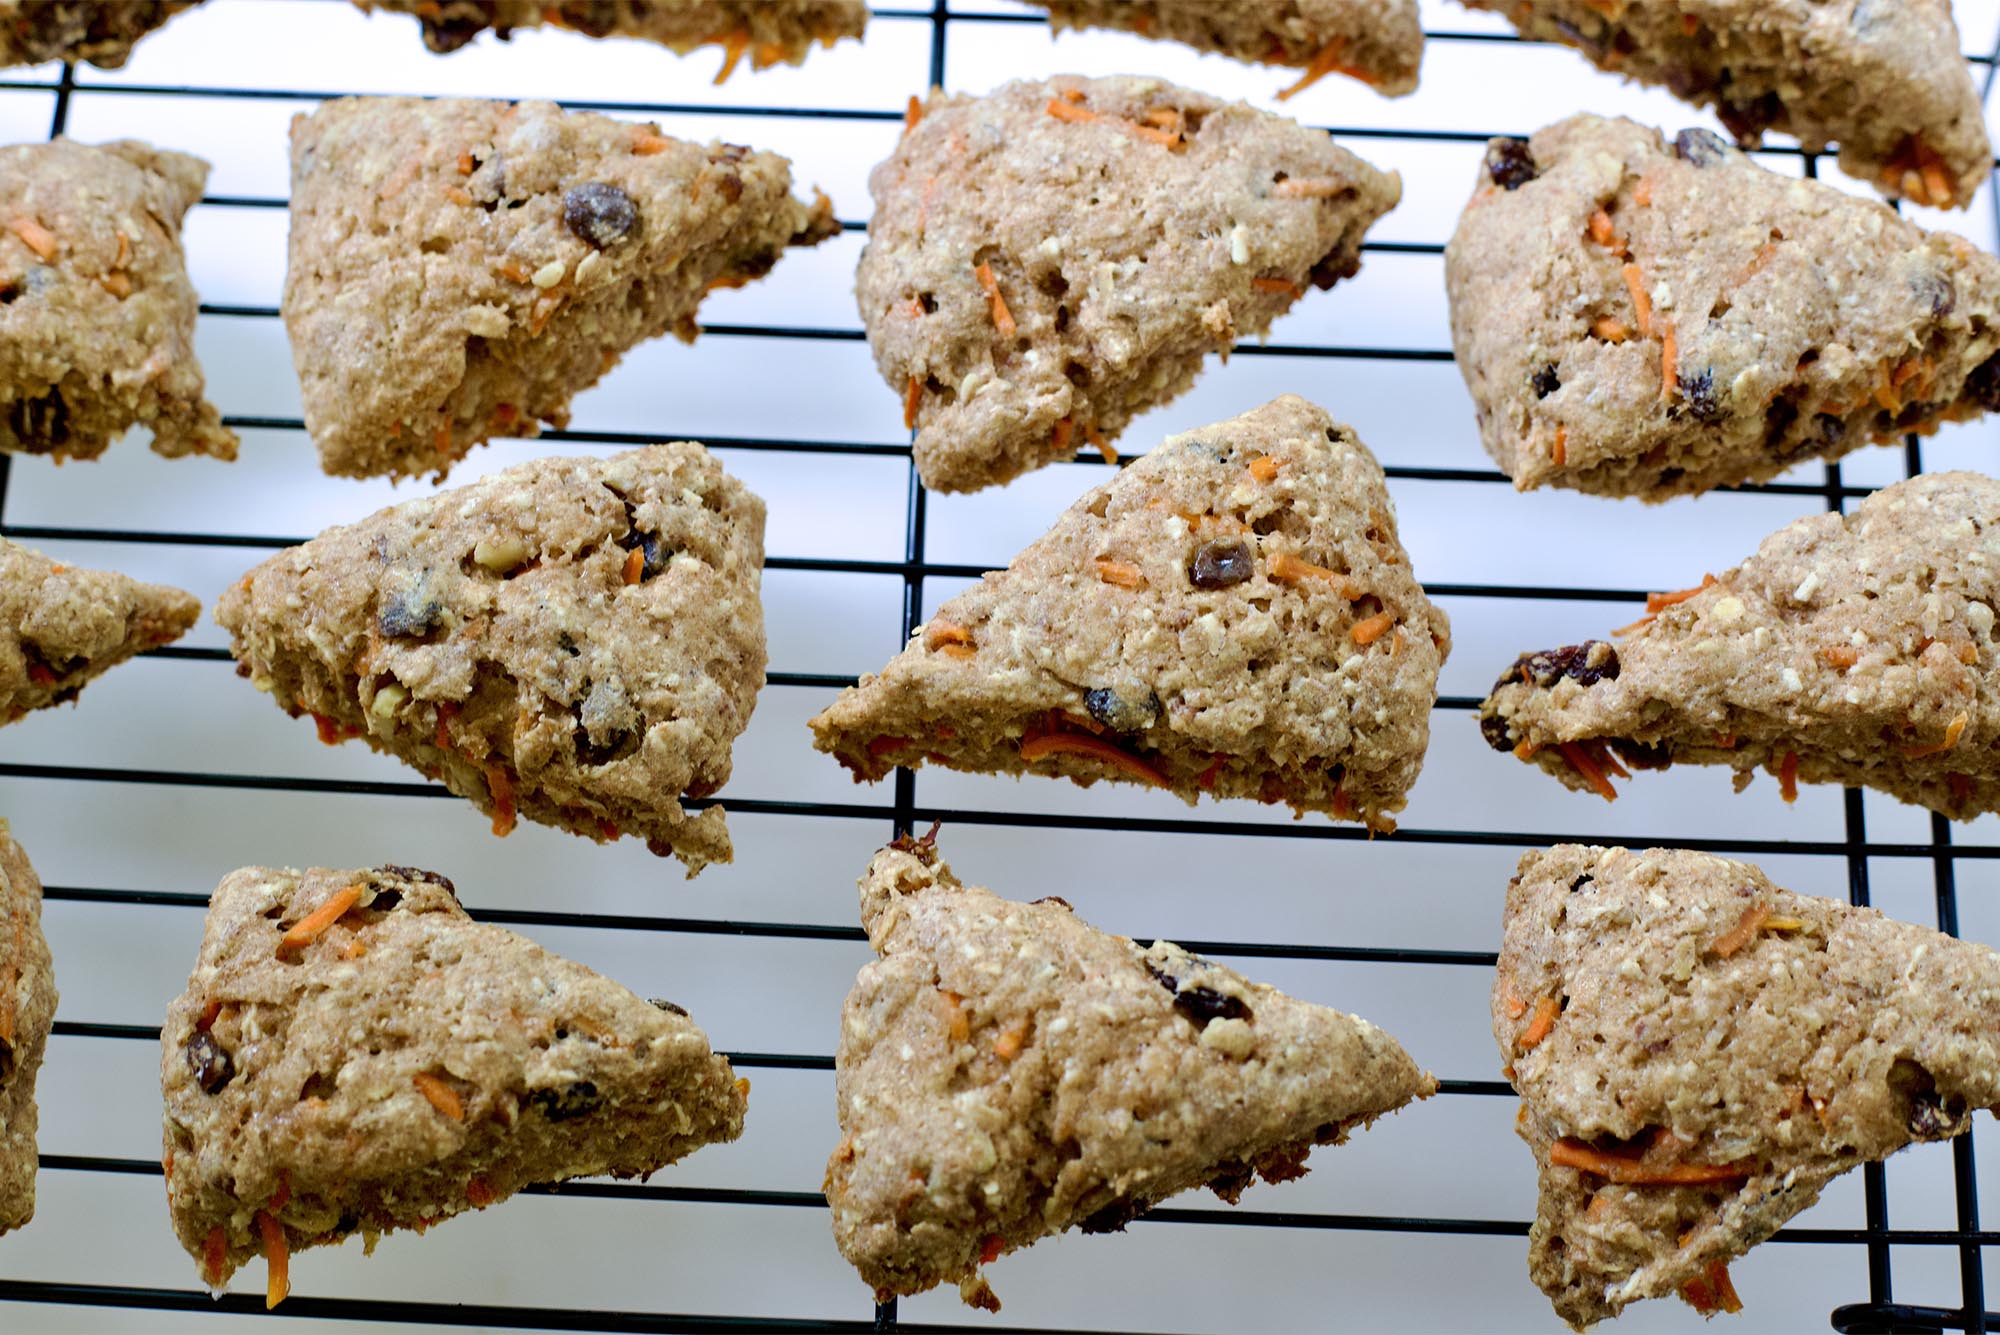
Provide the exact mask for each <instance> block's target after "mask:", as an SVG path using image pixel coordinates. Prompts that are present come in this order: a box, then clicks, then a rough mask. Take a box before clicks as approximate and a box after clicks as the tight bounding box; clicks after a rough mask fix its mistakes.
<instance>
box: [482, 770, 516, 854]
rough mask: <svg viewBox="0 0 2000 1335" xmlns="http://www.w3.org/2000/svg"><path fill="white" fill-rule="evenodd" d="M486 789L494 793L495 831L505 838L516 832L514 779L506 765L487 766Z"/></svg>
mask: <svg viewBox="0 0 2000 1335" xmlns="http://www.w3.org/2000/svg"><path fill="white" fill-rule="evenodd" d="M486 790H487V791H488V792H490V793H491V794H493V833H495V834H497V835H499V836H500V837H501V838H502V839H505V838H506V837H507V836H508V835H510V834H512V833H513V832H514V780H513V778H512V776H510V775H509V774H508V773H507V768H506V766H504V765H494V764H489V765H487V766H486Z"/></svg>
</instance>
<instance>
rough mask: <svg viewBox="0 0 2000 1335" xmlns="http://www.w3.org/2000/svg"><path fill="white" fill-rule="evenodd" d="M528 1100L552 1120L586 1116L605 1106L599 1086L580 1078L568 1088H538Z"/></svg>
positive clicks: (559, 1120)
mask: <svg viewBox="0 0 2000 1335" xmlns="http://www.w3.org/2000/svg"><path fill="white" fill-rule="evenodd" d="M528 1102H529V1103H532V1104H533V1105H534V1106H535V1107H537V1108H539V1109H540V1110H541V1113H542V1116H544V1117H546V1118H548V1119H549V1120H550V1121H551V1122H567V1121H569V1120H570V1119H571V1118H573V1117H584V1116H588V1115H589V1114H591V1113H594V1112H596V1111H597V1110H598V1109H599V1108H601V1107H603V1106H604V1100H603V1099H601V1098H599V1097H598V1094H597V1086H596V1085H593V1084H592V1083H590V1081H588V1080H579V1081H577V1082H576V1083H575V1084H573V1085H571V1086H569V1087H568V1088H567V1089H538V1090H536V1091H534V1092H533V1093H532V1094H530V1095H528Z"/></svg>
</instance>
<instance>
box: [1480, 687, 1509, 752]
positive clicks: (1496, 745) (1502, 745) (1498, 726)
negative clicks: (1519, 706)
mask: <svg viewBox="0 0 2000 1335" xmlns="http://www.w3.org/2000/svg"><path fill="white" fill-rule="evenodd" d="M1504 680H1505V679H1504V678H1503V681H1504ZM1479 735H1480V736H1481V737H1484V738H1485V739H1486V744H1487V745H1488V746H1490V747H1492V748H1493V749H1494V750H1495V751H1512V750H1513V749H1514V734H1513V732H1512V731H1510V730H1509V729H1508V727H1507V720H1506V719H1504V718H1501V717H1500V716H1499V715H1498V714H1486V715H1483V716H1482V717H1481V718H1480V720H1479Z"/></svg>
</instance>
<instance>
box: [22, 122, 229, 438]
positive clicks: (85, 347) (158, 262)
mask: <svg viewBox="0 0 2000 1335" xmlns="http://www.w3.org/2000/svg"><path fill="white" fill-rule="evenodd" d="M207 179H208V164H207V163H205V162H203V161H202V160H201V159H200V158H197V157H193V156H190V155H189V154H186V153H174V152H170V151H168V150H165V149H157V148H152V147H150V146H148V145H146V144H142V143H139V142H138V141H136V140H131V139H125V140H120V141H118V142H117V143H111V144H100V145H97V146H95V147H92V146H90V145H86V144H79V143H75V142H73V141H71V140H68V139H57V140H54V141H52V142H49V143H39V144H15V145H13V146H12V147H8V148H0V450H5V451H9V452H16V453H25V454H48V455H53V456H55V457H56V458H57V459H94V458H96V457H97V456H98V455H100V454H102V453H104V450H105V447H106V446H108V445H109V444H110V443H111V442H112V441H113V440H115V439H116V438H117V437H119V436H121V435H123V434H124V433H125V431H126V429H127V428H129V427H131V426H133V425H135V424H136V425H139V426H144V427H146V428H147V429H149V430H150V431H151V432H152V433H153V449H154V451H155V452H156V453H159V454H163V455H166V456H167V457H169V458H178V457H180V456H182V455H188V454H209V455H214V456H215V457H216V458H218V459H234V458H235V457H236V433H235V432H233V431H230V430H228V429H227V428H225V427H224V426H223V425H222V419H221V417H220V416H219V415H218V414H217V413H216V411H215V405H213V404H211V403H210V402H208V400H207V399H206V398H204V397H203V391H204V388H205V382H204V381H203V379H202V374H201V363H200V362H198V361H196V360H195V355H194V320H195V312H196V310H197V308H198V306H199V304H200V303H199V301H198V300H197V299H196V297H195V291H194V285H193V284H192V283H190V282H189V281H188V276H187V257H186V256H185V255H184V254H183V253H182V251H181V220H182V219H183V218H184V217H186V216H187V211H188V210H189V209H190V208H192V207H193V206H194V203H195V201H196V200H198V199H200V198H201V190H202V184H203V183H204V182H205V181H207Z"/></svg>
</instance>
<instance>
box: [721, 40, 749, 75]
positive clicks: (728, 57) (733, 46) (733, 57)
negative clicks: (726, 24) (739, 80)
mask: <svg viewBox="0 0 2000 1335" xmlns="http://www.w3.org/2000/svg"><path fill="white" fill-rule="evenodd" d="M715 40H717V41H718V42H720V43H721V45H722V68H721V69H719V70H717V71H716V72H715V82H716V83H717V84H722V83H724V82H726V81H727V80H728V78H729V76H730V75H732V74H734V73H735V72H736V62H737V61H739V60H741V59H743V52H744V50H745V49H746V48H747V47H748V46H749V45H750V32H749V30H748V29H746V28H731V29H730V30H729V31H728V32H726V33H724V34H722V36H721V37H719V38H717V39H715Z"/></svg>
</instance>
